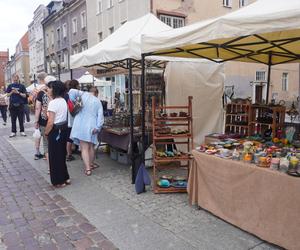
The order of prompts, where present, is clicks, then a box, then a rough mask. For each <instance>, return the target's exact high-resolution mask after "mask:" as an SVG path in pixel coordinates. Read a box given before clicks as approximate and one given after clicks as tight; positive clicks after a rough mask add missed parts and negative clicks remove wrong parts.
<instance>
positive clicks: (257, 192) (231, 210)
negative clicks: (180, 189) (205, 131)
mask: <svg viewBox="0 0 300 250" xmlns="http://www.w3.org/2000/svg"><path fill="white" fill-rule="evenodd" d="M193 155H194V157H195V160H194V163H193V164H192V167H191V169H190V175H189V184H188V195H189V199H190V202H191V203H192V204H195V205H199V206H200V207H202V208H204V209H206V210H208V211H210V212H211V213H213V214H215V215H216V216H218V217H220V218H222V219H224V220H225V221H228V222H229V223H232V224H233V225H236V226H237V227H240V228H242V229H243V230H245V231H247V232H250V233H252V234H254V235H257V236H258V237H260V238H261V239H263V240H266V241H269V242H272V243H274V244H277V245H279V246H282V247H284V248H287V249H291V250H299V249H300V178H297V177H291V176H288V175H286V174H284V173H280V172H278V171H273V170H270V169H264V168H259V167H256V166H255V165H253V164H246V163H243V162H238V161H232V160H227V159H221V158H218V157H216V156H210V155H206V154H204V153H199V152H197V151H193Z"/></svg>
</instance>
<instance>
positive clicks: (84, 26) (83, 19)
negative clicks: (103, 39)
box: [80, 11, 86, 29]
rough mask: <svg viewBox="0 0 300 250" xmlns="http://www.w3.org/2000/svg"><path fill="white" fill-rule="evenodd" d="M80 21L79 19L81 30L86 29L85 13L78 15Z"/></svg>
mask: <svg viewBox="0 0 300 250" xmlns="http://www.w3.org/2000/svg"><path fill="white" fill-rule="evenodd" d="M80 19H81V28H82V29H84V28H86V14H85V11H82V12H81V13H80Z"/></svg>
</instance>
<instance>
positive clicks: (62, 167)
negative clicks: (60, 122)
mask: <svg viewBox="0 0 300 250" xmlns="http://www.w3.org/2000/svg"><path fill="white" fill-rule="evenodd" d="M67 134H68V131H67V128H65V129H55V128H53V129H52V130H51V132H50V133H49V136H48V147H49V148H48V153H49V166H50V179H51V183H52V185H61V184H64V183H65V182H66V181H67V180H68V179H70V176H69V173H68V169H67V164H66V155H67V149H66V145H67V137H68V135H67Z"/></svg>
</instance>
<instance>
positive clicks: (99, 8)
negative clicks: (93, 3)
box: [97, 0, 103, 14]
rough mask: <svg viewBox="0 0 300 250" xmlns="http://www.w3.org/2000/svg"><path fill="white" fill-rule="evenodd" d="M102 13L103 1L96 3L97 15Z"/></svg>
mask: <svg viewBox="0 0 300 250" xmlns="http://www.w3.org/2000/svg"><path fill="white" fill-rule="evenodd" d="M102 11H103V0H98V1H97V14H100V13H101V12H102Z"/></svg>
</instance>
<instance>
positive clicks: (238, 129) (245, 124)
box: [225, 101, 251, 136]
mask: <svg viewBox="0 0 300 250" xmlns="http://www.w3.org/2000/svg"><path fill="white" fill-rule="evenodd" d="M250 121H251V103H250V101H246V102H245V103H239V102H233V103H229V104H227V105H226V115H225V134H231V133H234V134H240V135H242V136H248V135H249V132H250V124H249V123H250Z"/></svg>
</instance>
